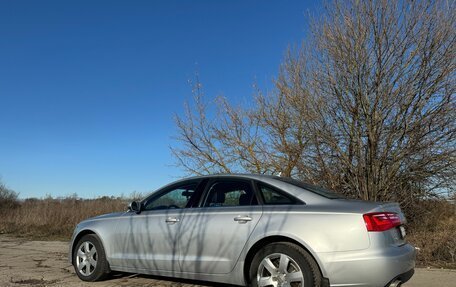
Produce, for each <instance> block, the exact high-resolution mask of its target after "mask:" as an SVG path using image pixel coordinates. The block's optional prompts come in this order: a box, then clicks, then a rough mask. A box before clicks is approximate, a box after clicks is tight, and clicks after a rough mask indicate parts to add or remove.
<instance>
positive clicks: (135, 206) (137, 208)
mask: <svg viewBox="0 0 456 287" xmlns="http://www.w3.org/2000/svg"><path fill="white" fill-rule="evenodd" d="M128 211H132V212H136V213H141V202H139V201H132V202H131V203H130V204H129V205H128Z"/></svg>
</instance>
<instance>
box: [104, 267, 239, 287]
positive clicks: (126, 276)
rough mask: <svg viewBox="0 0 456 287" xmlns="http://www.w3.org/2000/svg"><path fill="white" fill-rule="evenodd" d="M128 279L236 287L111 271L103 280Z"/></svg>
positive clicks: (212, 286) (225, 286)
mask: <svg viewBox="0 0 456 287" xmlns="http://www.w3.org/2000/svg"><path fill="white" fill-rule="evenodd" d="M129 278H143V279H150V280H161V281H167V282H169V283H170V284H172V283H176V285H177V286H181V284H189V285H200V286H207V287H215V286H217V287H235V286H236V285H229V284H222V283H215V282H208V281H200V280H191V279H182V278H173V277H164V276H155V275H147V274H138V273H126V272H118V271H113V272H112V273H111V274H110V275H109V276H108V278H106V279H105V282H106V281H110V280H114V279H129ZM151 283H153V282H151Z"/></svg>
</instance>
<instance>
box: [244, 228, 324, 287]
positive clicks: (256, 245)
mask: <svg viewBox="0 0 456 287" xmlns="http://www.w3.org/2000/svg"><path fill="white" fill-rule="evenodd" d="M278 242H288V243H293V244H295V245H297V246H299V247H301V248H302V249H304V250H305V251H306V252H307V253H309V255H310V256H311V257H312V259H313V260H314V261H315V263H316V264H317V266H318V269H319V270H320V273H321V274H322V277H323V278H324V273H323V270H322V267H321V264H320V262H319V260H318V259H317V258H316V257H315V256H314V254H313V253H312V252H311V251H310V250H309V248H307V247H306V246H305V245H304V244H302V243H301V242H299V241H297V240H295V239H293V238H290V237H287V236H283V235H271V236H267V237H264V238H262V239H260V240H258V241H257V242H255V243H254V244H253V245H252V246H251V247H250V249H249V251H248V252H247V255H246V257H245V259H244V267H243V274H244V280H245V282H246V283H250V282H249V269H250V264H251V263H252V260H253V258H254V257H255V254H256V253H257V252H258V251H259V250H260V249H261V248H263V247H264V246H266V245H268V244H271V243H278ZM328 286H329V285H328Z"/></svg>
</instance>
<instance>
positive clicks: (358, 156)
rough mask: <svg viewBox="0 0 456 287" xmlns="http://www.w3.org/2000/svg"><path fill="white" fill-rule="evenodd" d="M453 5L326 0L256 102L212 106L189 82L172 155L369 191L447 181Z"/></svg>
mask: <svg viewBox="0 0 456 287" xmlns="http://www.w3.org/2000/svg"><path fill="white" fill-rule="evenodd" d="M455 6H456V5H455V2H454V1H438V0H435V1H425V0H423V1H407V0H406V1H386V0H379V1H374V0H366V1H356V0H347V1H333V2H331V3H330V4H329V5H327V7H326V10H325V13H324V15H323V16H322V17H320V18H318V19H316V20H313V21H312V25H311V26H312V33H311V34H310V35H309V37H307V38H306V40H305V42H304V43H303V44H302V45H301V46H300V47H298V48H294V49H290V51H289V52H288V54H287V55H286V57H285V59H284V62H283V64H282V67H281V69H280V71H279V76H278V77H277V79H276V80H275V89H274V90H273V91H272V92H270V93H268V94H263V93H262V92H261V90H258V92H257V93H256V95H255V96H254V105H253V106H252V107H250V108H242V107H237V106H233V105H232V104H230V103H229V102H228V101H227V100H226V99H224V98H217V99H216V101H215V104H214V105H211V106H208V103H207V102H206V101H205V100H204V97H203V93H202V89H201V84H200V83H199V82H197V83H196V85H195V89H194V94H195V103H194V106H191V105H187V106H186V114H185V115H184V116H183V117H180V116H178V117H177V120H176V122H177V127H178V130H179V136H178V141H179V142H180V145H179V146H176V147H174V148H172V151H173V153H174V155H175V156H176V158H177V159H178V161H179V164H180V165H181V166H183V167H184V168H185V169H186V170H188V171H189V172H190V173H195V174H202V173H213V172H226V173H230V172H239V171H241V172H243V171H246V172H255V173H267V174H276V175H278V174H281V175H284V176H292V177H296V178H300V179H304V180H306V181H310V182H313V183H315V184H319V185H323V186H326V187H329V188H332V189H334V190H337V191H340V192H343V193H345V194H347V195H349V196H353V197H357V198H362V199H366V200H397V201H400V202H402V203H407V202H409V201H410V199H414V198H417V197H419V196H423V195H428V196H429V195H437V194H439V193H441V192H443V191H445V192H449V191H454V190H453V189H454V186H455V183H456V182H455V181H456V180H455V172H456V170H455V169H456V167H455V156H456V154H455V153H456V140H455V136H456V133H455V118H456V101H455V88H456V86H455V66H456V60H455V59H456V57H455V56H456V55H455V54H456V53H455V51H456V50H455V43H456V32H455V31H456V27H455V24H456V22H455V18H456V13H454V11H455V8H456V7H455ZM214 107H215V110H214ZM212 114H214V115H213V116H211V115H212Z"/></svg>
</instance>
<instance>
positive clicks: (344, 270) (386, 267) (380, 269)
mask: <svg viewBox="0 0 456 287" xmlns="http://www.w3.org/2000/svg"><path fill="white" fill-rule="evenodd" d="M317 256H318V258H319V262H320V264H321V269H322V273H323V276H325V277H327V278H329V282H330V286H334V287H336V286H337V287H342V286H366V287H367V286H370V287H384V286H387V285H389V283H390V282H393V281H394V280H396V279H401V280H403V281H404V282H405V281H407V280H409V279H410V278H411V277H412V275H413V269H414V268H415V256H416V252H415V248H414V247H413V246H412V245H410V244H405V245H402V246H391V247H388V248H382V249H366V250H362V251H353V252H331V253H318V255H317ZM408 275H410V276H408Z"/></svg>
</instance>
